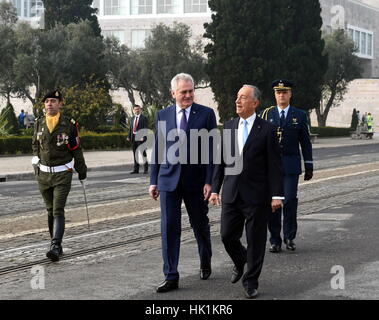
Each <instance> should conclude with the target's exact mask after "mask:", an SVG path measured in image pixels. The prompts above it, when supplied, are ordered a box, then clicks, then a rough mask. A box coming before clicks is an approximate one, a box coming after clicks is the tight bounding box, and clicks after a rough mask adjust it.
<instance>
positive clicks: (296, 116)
mask: <svg viewBox="0 0 379 320" xmlns="http://www.w3.org/2000/svg"><path fill="white" fill-rule="evenodd" d="M272 87H273V89H274V93H275V99H276V103H277V105H276V106H274V107H270V108H267V109H265V110H264V111H263V113H262V115H261V116H262V118H263V119H265V120H267V121H268V122H270V123H272V124H274V125H276V126H277V135H278V139H279V142H280V146H281V153H282V161H283V169H284V197H285V200H284V206H283V208H282V209H279V210H278V211H276V212H275V213H273V214H272V215H271V217H270V220H269V223H268V229H269V231H270V235H271V237H270V243H271V247H270V249H269V251H270V252H273V253H277V252H280V251H281V246H282V238H281V229H282V212H283V239H284V243H285V244H286V248H287V250H291V251H294V250H296V245H295V242H294V239H295V238H296V232H297V206H298V198H297V186H298V182H299V175H300V174H301V173H302V171H301V156H300V148H299V145H300V146H301V152H302V154H303V159H304V168H305V174H304V180H310V179H312V176H313V160H312V144H311V141H310V139H309V127H308V118H307V115H306V113H305V112H304V111H302V110H300V109H297V108H295V107H293V106H291V105H290V99H291V96H292V87H293V83H292V82H291V81H289V80H285V79H279V80H275V81H273V82H272Z"/></svg>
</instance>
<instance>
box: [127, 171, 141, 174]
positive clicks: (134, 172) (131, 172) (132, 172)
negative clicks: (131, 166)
mask: <svg viewBox="0 0 379 320" xmlns="http://www.w3.org/2000/svg"><path fill="white" fill-rule="evenodd" d="M129 173H130V174H136V173H139V172H138V171H130V172H129Z"/></svg>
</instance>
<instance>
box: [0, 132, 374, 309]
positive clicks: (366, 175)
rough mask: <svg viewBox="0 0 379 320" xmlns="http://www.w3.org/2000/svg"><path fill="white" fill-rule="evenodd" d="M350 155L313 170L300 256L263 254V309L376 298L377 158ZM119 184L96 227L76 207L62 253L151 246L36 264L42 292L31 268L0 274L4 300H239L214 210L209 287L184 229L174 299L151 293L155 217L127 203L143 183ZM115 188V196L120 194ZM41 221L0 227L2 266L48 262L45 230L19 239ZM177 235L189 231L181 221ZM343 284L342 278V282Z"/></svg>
mask: <svg viewBox="0 0 379 320" xmlns="http://www.w3.org/2000/svg"><path fill="white" fill-rule="evenodd" d="M366 143H369V144H373V148H377V147H378V146H377V141H375V140H369V141H357V140H350V139H347V138H339V139H319V140H318V141H317V142H316V144H315V145H314V147H315V148H329V149H328V150H330V151H333V153H335V152H336V149H334V148H335V147H339V148H337V149H341V150H342V148H343V147H346V146H351V145H353V146H357V149H359V146H361V145H363V144H366ZM351 149H354V148H351ZM320 151H321V150H320ZM130 154H131V153H130V152H128V151H118V152H99V153H98V152H88V153H86V157H87V159H88V160H87V162H88V164H89V166H91V165H90V162H91V161H93V162H92V163H93V167H92V168H93V169H94V170H95V168H99V167H101V166H107V165H108V161H109V159H111V160H112V163H113V165H115V166H117V165H121V166H124V167H125V165H126V164H125V163H124V161H125V162H127V161H126V160H124V159H129V161H130V158H127V157H128V156H130ZM349 154H350V155H348V156H344V157H339V156H338V154H337V153H335V154H334V158H328V157H324V156H323V157H322V158H320V159H319V160H318V161H317V166H318V167H319V168H320V169H322V170H319V171H318V172H315V178H314V179H313V180H312V181H311V182H308V183H304V182H302V183H301V186H300V192H299V196H300V199H301V201H300V207H299V213H300V214H301V216H300V217H299V234H298V238H297V243H298V250H297V251H296V252H295V253H288V252H285V251H284V252H282V253H281V254H279V255H273V254H270V253H267V254H266V260H265V265H264V270H263V272H262V276H261V278H260V299H261V300H276V299H280V300H283V299H284V300H286V299H296V300H298V299H299V300H300V299H326V300H335V299H345V300H348V299H379V296H378V292H379V291H378V288H379V283H378V280H377V279H379V273H378V270H379V268H378V266H379V261H378V256H379V251H378V248H379V234H378V233H377V232H376V226H377V219H378V218H377V217H378V215H377V213H378V210H377V205H378V204H379V200H378V198H377V195H378V193H379V179H378V178H377V177H378V175H377V173H378V171H379V167H378V164H379V162H378V160H379V158H378V156H379V152H373V153H372V154H369V155H367V156H366V157H365V159H364V160H365V162H367V163H364V164H360V161H359V157H355V156H356V155H354V154H353V152H350V153H349ZM17 158H19V159H23V160H22V161H21V160H20V167H22V165H26V164H25V163H24V162H29V161H30V157H15V158H12V157H1V158H0V165H1V168H3V166H2V164H3V161H4V163H7V164H9V163H12V159H13V160H14V159H17ZM356 158H358V159H357V162H355V159H356ZM90 159H91V160H90ZM96 166H97V167H96ZM14 174H16V173H14ZM94 174H95V173H94ZM96 177H97V178H96ZM99 179H100V178H99V176H96V175H95V177H94V178H93V181H92V183H93V184H99V183H100V181H98V180H99ZM118 179H120V178H118ZM125 181H126V180H117V179H116V178H115V180H113V181H111V182H109V183H111V184H112V185H113V188H112V189H110V188H108V187H102V188H103V190H107V189H109V190H110V194H112V195H113V196H115V197H116V198H117V199H118V202H115V200H112V199H113V198H109V199H108V200H109V201H110V202H111V203H109V204H106V205H103V206H102V205H100V204H99V205H93V207H92V208H91V216H92V217H93V219H97V220H98V223H97V224H96V225H95V226H94V229H92V230H91V231H90V232H89V231H88V230H87V229H86V227H87V226H86V221H85V217H84V216H83V212H82V213H79V208H75V207H74V208H73V209H72V211H70V212H68V215H69V220H70V222H69V223H70V224H71V226H70V228H67V232H66V235H65V240H64V246H65V253H66V254H67V255H69V254H70V253H73V252H75V251H78V250H85V249H87V248H92V247H98V246H99V245H100V244H103V243H115V242H122V241H125V242H127V241H130V240H133V239H134V238H135V237H141V236H150V235H151V236H153V237H151V238H149V239H147V240H145V241H138V242H132V243H128V244H127V245H121V246H118V247H114V248H104V249H103V250H98V251H96V252H93V253H88V254H83V255H81V256H74V257H70V258H69V259H67V260H63V261H60V262H59V263H58V264H52V263H50V264H42V265H41V266H40V268H41V269H37V271H38V270H39V271H43V272H44V276H45V277H44V278H43V279H44V283H43V284H44V289H33V286H34V287H35V284H36V283H35V279H36V269H26V270H24V271H19V272H14V273H11V274H5V275H0V299H10V300H14V299H59V300H61V299H62V300H63V299H75V300H82V299H112V300H114V299H131V300H145V301H147V302H146V303H147V304H149V303H153V302H151V300H153V301H157V303H158V300H160V301H161V303H165V301H167V300H187V299H193V300H199V302H201V301H203V302H204V301H206V300H207V301H209V300H212V299H215V300H225V301H227V302H228V301H229V302H230V301H237V300H240V299H244V297H243V292H242V288H241V284H240V283H238V284H236V285H231V284H230V283H229V278H230V270H231V268H232V264H231V262H230V259H229V258H228V256H227V254H226V253H225V251H224V248H223V245H222V244H221V242H220V238H219V224H218V220H219V216H220V208H218V207H216V208H211V210H210V214H209V216H210V219H211V221H212V235H213V237H212V241H213V261H212V263H213V275H212V276H211V278H210V279H209V280H207V281H202V280H200V279H199V278H198V257H197V248H196V245H195V242H194V239H193V235H192V232H191V230H184V231H183V234H182V240H183V244H182V248H181V260H180V273H181V281H180V290H178V291H175V292H172V293H168V294H163V295H161V294H156V293H155V290H154V288H155V286H156V285H157V284H158V283H159V282H160V281H161V280H162V272H161V269H162V262H161V261H162V259H161V251H160V240H159V220H160V219H159V209H158V208H157V203H154V204H152V202H151V201H150V200H148V199H147V198H146V196H142V197H141V196H140V197H139V198H137V199H133V198H130V194H131V192H132V191H134V192H135V190H141V192H142V191H143V192H146V187H147V184H148V177H147V176H143V175H140V176H139V177H137V178H132V179H128V180H127V184H125ZM21 183H22V182H21V181H20V182H17V181H15V182H7V183H6V186H7V188H6V189H8V191H7V190H2V191H1V194H2V197H4V196H5V197H6V198H5V201H4V203H3V202H2V201H1V203H0V208H1V210H3V211H4V210H7V207H12V206H13V205H14V206H15V207H16V205H18V204H13V203H11V201H15V199H16V198H15V197H12V195H11V194H8V192H17V191H16V189H17V185H18V184H21ZM99 185H100V186H102V185H101V184H99ZM117 186H119V187H118V188H119V189H120V190H119V192H120V193H117V192H118V190H117ZM121 186H124V187H123V188H121ZM126 186H127V187H128V188H130V189H127V188H125V187H126ZM76 187H78V186H76V185H75V186H74V188H76ZM13 188H15V189H13ZM28 188H29V187H28ZM30 188H32V185H31V182H30ZM33 189H35V188H34V187H33ZM121 189H122V190H121ZM125 189H127V190H125ZM9 190H11V191H9ZM12 190H15V191H12ZM34 192H36V191H35V190H34ZM95 196H96V194H94V195H93V197H95ZM34 197H35V194H34ZM116 198H114V199H116ZM7 199H8V200H7ZM39 200H40V199H39ZM7 201H8V204H7ZM73 202H74V203H75V199H73ZM96 208H98V209H99V210H97V209H96ZM96 210H97V211H98V212H97V211H96ZM107 211H108V212H110V211H112V213H117V214H116V215H115V216H113V217H112V219H113V220H109V217H108V220H106V221H104V222H101V221H102V220H101V219H103V218H104V216H103V215H105V214H106V212H107ZM20 212H22V211H20ZM117 215H118V216H117ZM8 216H9V217H8ZM0 218H1V216H0ZM38 219H40V222H38ZM44 219H45V214H44V213H41V212H40V213H32V214H30V215H25V216H14V217H13V216H12V217H10V214H8V215H5V218H4V219H3V218H1V219H0V265H1V267H3V266H9V265H16V264H19V263H25V262H27V261H35V260H36V259H38V257H43V256H44V253H45V251H46V243H47V242H48V241H47V232H46V228H44V230H34V231H33V232H30V233H26V234H22V231H23V230H24V231H25V230H28V228H29V231H30V230H32V229H36V228H38V226H41V225H44V226H45V223H44V222H43V223H42V221H44ZM183 226H188V220H187V217H186V214H185V213H183ZM154 235H156V237H154ZM0 269H1V268H0ZM342 275H344V277H340V276H342ZM335 276H336V277H335ZM38 279H40V278H38ZM341 279H343V280H344V281H342V280H341ZM342 287H343V288H342ZM149 301H150V302H149ZM229 302H228V303H229ZM167 303H168V302H167ZM204 303H205V302H204Z"/></svg>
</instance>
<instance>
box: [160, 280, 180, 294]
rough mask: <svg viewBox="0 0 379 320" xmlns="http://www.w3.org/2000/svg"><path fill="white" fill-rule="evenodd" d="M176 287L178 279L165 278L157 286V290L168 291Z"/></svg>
mask: <svg viewBox="0 0 379 320" xmlns="http://www.w3.org/2000/svg"><path fill="white" fill-rule="evenodd" d="M178 287H179V280H165V281H163V282H162V283H161V284H160V285H159V286H158V287H157V292H168V291H171V290H175V289H178Z"/></svg>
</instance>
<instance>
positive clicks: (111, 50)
mask: <svg viewBox="0 0 379 320" xmlns="http://www.w3.org/2000/svg"><path fill="white" fill-rule="evenodd" d="M104 43H105V54H104V57H105V58H104V60H105V64H106V67H107V70H108V73H107V78H108V81H109V83H110V84H111V85H112V89H114V90H117V89H120V88H123V89H125V90H126V92H127V94H128V98H129V100H130V102H131V104H132V105H135V97H134V94H135V92H136V90H137V87H136V84H137V83H138V79H139V75H140V73H141V71H140V66H139V65H138V63H137V52H136V51H134V50H130V49H129V48H128V47H127V46H125V45H121V44H120V42H119V41H118V40H117V39H116V38H114V37H113V38H106V39H105V40H104Z"/></svg>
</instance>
